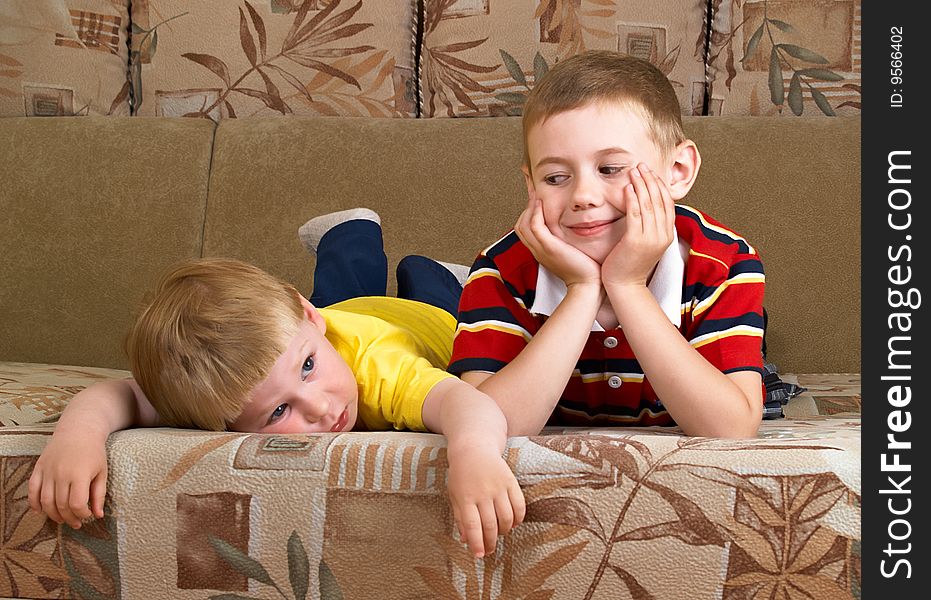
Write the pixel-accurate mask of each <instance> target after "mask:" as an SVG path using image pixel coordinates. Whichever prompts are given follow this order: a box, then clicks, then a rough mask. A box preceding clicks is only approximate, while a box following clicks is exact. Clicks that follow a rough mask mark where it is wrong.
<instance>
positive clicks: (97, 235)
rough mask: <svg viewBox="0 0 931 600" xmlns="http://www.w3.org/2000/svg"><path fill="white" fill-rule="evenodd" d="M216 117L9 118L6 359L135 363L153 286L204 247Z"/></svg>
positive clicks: (3, 198)
mask: <svg viewBox="0 0 931 600" xmlns="http://www.w3.org/2000/svg"><path fill="white" fill-rule="evenodd" d="M213 129H214V125H213V123H211V122H210V121H206V120H197V119H183V120H182V119H156V118H133V119H129V118H123V119H114V118H106V117H87V118H83V119H74V118H69V117H58V118H47V119H30V118H27V117H19V118H15V117H14V118H7V119H0V139H2V140H3V143H2V144H0V182H2V185H0V207H2V211H3V218H2V219H0V256H2V257H3V259H2V260H0V282H2V284H0V316H2V329H3V333H2V335H0V360H7V361H22V362H46V363H59V364H74V365H85V366H102V367H125V365H126V361H125V358H124V355H123V349H122V340H123V337H124V336H125V333H126V331H127V329H128V327H129V325H130V323H131V319H132V317H133V314H134V313H135V311H136V309H137V308H138V305H139V302H140V300H141V298H142V296H143V293H144V292H145V291H146V290H148V289H150V288H151V287H152V285H153V283H154V280H155V277H156V276H157V275H158V274H159V273H161V272H162V271H163V270H164V269H165V268H167V267H168V265H170V264H172V263H174V262H176V261H178V260H180V259H182V258H188V257H193V256H199V255H200V254H201V236H202V234H203V215H204V202H205V199H206V197H207V174H208V172H209V168H210V153H211V146H212V143H213Z"/></svg>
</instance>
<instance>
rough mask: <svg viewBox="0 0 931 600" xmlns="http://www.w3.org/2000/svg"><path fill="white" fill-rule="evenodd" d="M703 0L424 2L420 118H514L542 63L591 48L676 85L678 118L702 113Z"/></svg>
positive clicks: (541, 71)
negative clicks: (648, 66)
mask: <svg viewBox="0 0 931 600" xmlns="http://www.w3.org/2000/svg"><path fill="white" fill-rule="evenodd" d="M705 4H706V3H705V2H703V1H701V0H676V1H674V2H651V1H649V0H634V1H623V2H621V1H619V0H582V1H581V2H579V1H575V2H563V1H561V0H542V1H537V0H515V1H513V2H494V1H490V0H460V1H459V2H453V3H450V2H440V1H430V0H428V1H426V2H424V16H423V20H424V39H423V48H422V50H421V59H420V60H421V68H420V73H421V93H422V95H423V108H422V115H423V116H428V117H445V116H449V117H452V116H488V115H491V116H502V115H509V114H510V115H513V114H519V111H520V104H521V103H522V101H523V100H522V99H523V97H524V96H525V95H526V93H527V92H528V91H529V89H530V88H532V87H533V83H534V81H536V79H537V78H538V77H539V76H540V75H541V74H542V73H543V72H545V70H546V69H547V67H548V66H552V65H553V64H554V63H555V62H556V61H558V60H561V59H564V58H566V57H568V56H572V55H574V54H578V53H580V52H582V51H584V50H593V49H608V50H619V51H621V52H626V53H628V54H633V55H634V56H640V57H642V58H645V59H647V60H649V61H650V62H652V63H653V64H655V65H657V66H658V67H659V68H660V69H661V70H662V71H663V72H664V73H665V74H666V75H667V76H668V77H669V79H670V80H671V81H672V82H673V85H674V86H675V88H676V92H677V95H678V96H679V103H680V105H681V106H682V112H683V114H701V107H702V101H703V98H704V77H705V74H704V65H703V62H702V58H703V51H704V45H705V44H704V29H703V27H704V23H705V16H704V15H705ZM443 7H445V8H443ZM693 107H695V108H693ZM695 110H697V111H698V112H697V113H696V112H695Z"/></svg>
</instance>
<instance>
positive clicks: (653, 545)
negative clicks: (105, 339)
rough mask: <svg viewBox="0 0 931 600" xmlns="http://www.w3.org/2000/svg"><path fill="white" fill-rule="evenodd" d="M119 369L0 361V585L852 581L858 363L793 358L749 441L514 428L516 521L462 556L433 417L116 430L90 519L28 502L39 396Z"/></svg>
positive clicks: (765, 593) (185, 590) (96, 591)
mask: <svg viewBox="0 0 931 600" xmlns="http://www.w3.org/2000/svg"><path fill="white" fill-rule="evenodd" d="M120 373H121V372H119V371H104V370H100V369H84V368H73V367H60V366H50V365H30V366H27V365H24V364H21V363H20V364H17V363H0V381H2V382H3V387H2V388H0V389H2V390H3V396H2V397H0V403H2V404H0V414H2V415H3V417H2V418H3V421H4V423H12V422H13V421H14V420H15V419H14V418H13V416H15V417H16V418H18V419H20V420H19V421H16V422H17V423H20V424H18V425H10V426H7V427H3V428H2V429H0V469H2V478H0V481H2V487H3V491H4V494H3V500H2V501H3V510H2V512H0V531H2V532H3V536H4V537H3V546H2V547H3V559H4V561H5V563H6V568H5V569H3V570H2V571H0V595H3V596H13V597H20V598H44V597H62V598H77V597H101V596H102V597H120V596H122V597H126V598H154V597H166V598H167V597H184V598H209V597H213V596H220V595H221V594H224V593H226V594H237V595H238V596H239V597H243V596H249V597H256V598H280V597H281V596H282V595H283V596H284V597H287V598H292V597H295V598H303V597H305V593H309V594H311V597H317V594H319V597H321V598H335V597H340V596H338V595H337V594H341V595H342V596H341V597H343V598H385V599H391V598H425V597H440V598H466V599H471V598H476V599H477V598H487V597H514V598H550V597H554V598H584V597H612V598H614V597H637V598H648V597H653V598H677V597H682V596H681V594H682V590H683V589H688V590H689V594H688V597H689V598H726V599H730V598H751V597H770V596H771V595H772V594H776V595H777V596H778V597H782V596H783V591H785V592H786V593H787V594H789V597H794V596H793V594H796V593H798V594H802V593H805V594H809V595H810V596H812V597H830V598H853V597H858V596H859V581H860V561H859V539H860V525H859V524H860V417H859V402H860V396H859V377H858V376H855V375H842V374H835V375H802V376H798V378H797V381H798V382H799V383H800V384H802V385H804V386H805V387H807V388H808V390H809V391H808V392H806V393H805V394H803V395H802V396H800V397H798V398H794V399H793V400H791V401H790V403H789V404H788V405H787V406H786V413H787V414H789V415H790V417H789V418H786V419H781V420H775V421H767V422H764V424H763V426H762V429H761V432H760V436H759V437H758V438H757V439H753V440H742V441H727V440H716V439H707V438H688V437H684V436H681V435H679V434H678V432H677V430H675V429H649V428H600V429H581V428H548V429H546V430H545V431H544V432H543V434H541V435H539V436H533V437H516V438H511V439H510V440H509V443H508V447H507V450H506V452H507V459H508V461H509V463H510V464H511V465H512V467H513V468H514V470H515V472H516V473H517V476H518V479H519V481H520V483H521V486H522V488H523V490H524V493H525V494H526V498H527V502H528V514H527V519H526V521H525V523H524V524H522V525H521V526H519V527H518V528H517V529H516V530H515V531H514V532H513V533H512V534H511V535H510V536H508V537H506V538H502V539H503V544H501V546H500V549H499V551H498V552H497V553H495V554H494V555H492V556H489V557H487V558H485V559H483V560H473V559H472V558H471V557H470V555H469V554H468V552H467V551H466V549H465V547H464V546H463V545H461V544H460V543H459V542H458V541H456V540H455V539H454V537H453V531H454V524H453V520H452V514H451V512H450V509H449V507H448V505H447V500H446V496H445V477H446V468H447V464H446V455H445V442H444V440H443V438H442V436H439V435H433V434H420V433H408V432H382V433H366V434H357V433H344V434H321V435H316V436H310V435H290V436H267V435H255V434H240V433H210V432H201V431H192V430H172V429H148V430H144V429H137V430H130V431H124V432H119V433H116V434H114V435H112V436H111V438H110V441H109V447H108V451H109V456H110V465H109V495H108V501H107V505H106V512H107V516H106V517H105V518H104V519H103V520H101V521H99V522H93V523H90V524H88V525H86V526H85V527H83V528H82V529H80V530H78V531H74V530H71V529H70V528H69V527H67V526H57V525H56V524H55V523H53V522H51V521H48V520H46V519H45V518H44V517H40V516H38V515H36V514H34V513H32V512H30V511H29V510H28V507H27V504H26V499H25V498H26V485H27V481H28V478H29V474H30V472H31V469H32V466H33V465H34V463H35V460H36V457H37V456H38V454H39V453H40V452H41V450H42V448H43V446H44V445H45V443H46V442H47V440H48V436H49V435H51V433H52V430H53V427H54V426H53V424H52V423H49V422H45V423H40V421H43V420H45V421H48V419H49V418H50V417H51V412H54V408H49V407H55V408H57V409H60V408H61V406H63V405H64V403H65V402H66V401H67V397H68V396H69V395H70V394H72V393H74V392H76V391H77V390H78V389H80V388H81V387H83V386H84V385H87V384H88V383H90V382H92V381H95V380H97V379H99V378H101V377H105V376H115V375H119V374H120ZM785 377H786V378H787V380H792V381H796V379H794V378H793V376H791V375H786V376H785ZM14 409H15V410H14ZM43 411H44V412H43ZM27 414H31V415H33V422H34V423H35V424H25V421H26V420H28V419H27V418H26V417H24V415H27ZM401 548H403V551H401V550H400V549H401ZM658 567H659V570H658ZM659 573H661V575H659ZM308 586H309V587H310V591H308ZM279 590H280V592H281V593H280V594H279ZM230 597H232V596H230Z"/></svg>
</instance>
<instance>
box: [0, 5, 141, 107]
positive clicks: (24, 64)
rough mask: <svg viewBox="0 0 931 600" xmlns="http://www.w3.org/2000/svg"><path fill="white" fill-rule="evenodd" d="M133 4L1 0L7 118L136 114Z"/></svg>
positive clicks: (1, 93) (2, 103)
mask: <svg viewBox="0 0 931 600" xmlns="http://www.w3.org/2000/svg"><path fill="white" fill-rule="evenodd" d="M128 6H129V0H3V2H0V117H11V116H16V117H22V116H29V117H32V116H72V115H114V116H125V115H128V114H129V80H128V78H127V70H126V66H127V64H128V63H129V49H128V48H127V39H128V35H129V9H128Z"/></svg>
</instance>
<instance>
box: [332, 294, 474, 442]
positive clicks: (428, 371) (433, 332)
mask: <svg viewBox="0 0 931 600" xmlns="http://www.w3.org/2000/svg"><path fill="white" fill-rule="evenodd" d="M320 314H322V315H323V318H324V320H325V321H326V325H327V329H326V338H327V339H328V340H329V341H330V343H331V344H333V347H334V348H336V351H337V352H338V353H339V355H340V356H341V357H342V358H343V360H345V361H346V363H347V364H348V365H349V368H350V369H352V372H353V373H355V376H356V384H357V385H358V387H359V420H360V421H361V422H362V423H361V424H362V425H364V426H365V428H367V429H369V430H374V431H377V430H384V429H391V428H394V429H410V430H413V431H426V427H425V426H424V424H423V416H422V410H423V403H424V400H425V399H426V397H427V394H428V393H429V392H430V390H431V389H433V386H434V385H436V384H437V383H439V382H440V381H442V380H443V379H446V378H448V377H455V376H454V375H451V374H449V373H447V372H446V365H447V364H449V357H450V355H451V354H452V345H453V333H454V332H455V331H456V319H455V318H454V317H453V316H452V315H450V314H449V313H448V312H446V311H445V310H442V309H440V308H436V307H435V306H430V305H429V304H424V303H423V302H415V301H413V300H404V299H402V298H390V297H387V296H365V297H362V298H352V299H350V300H344V301H343V302H338V303H336V304H333V305H331V306H328V307H326V308H321V309H320Z"/></svg>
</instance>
